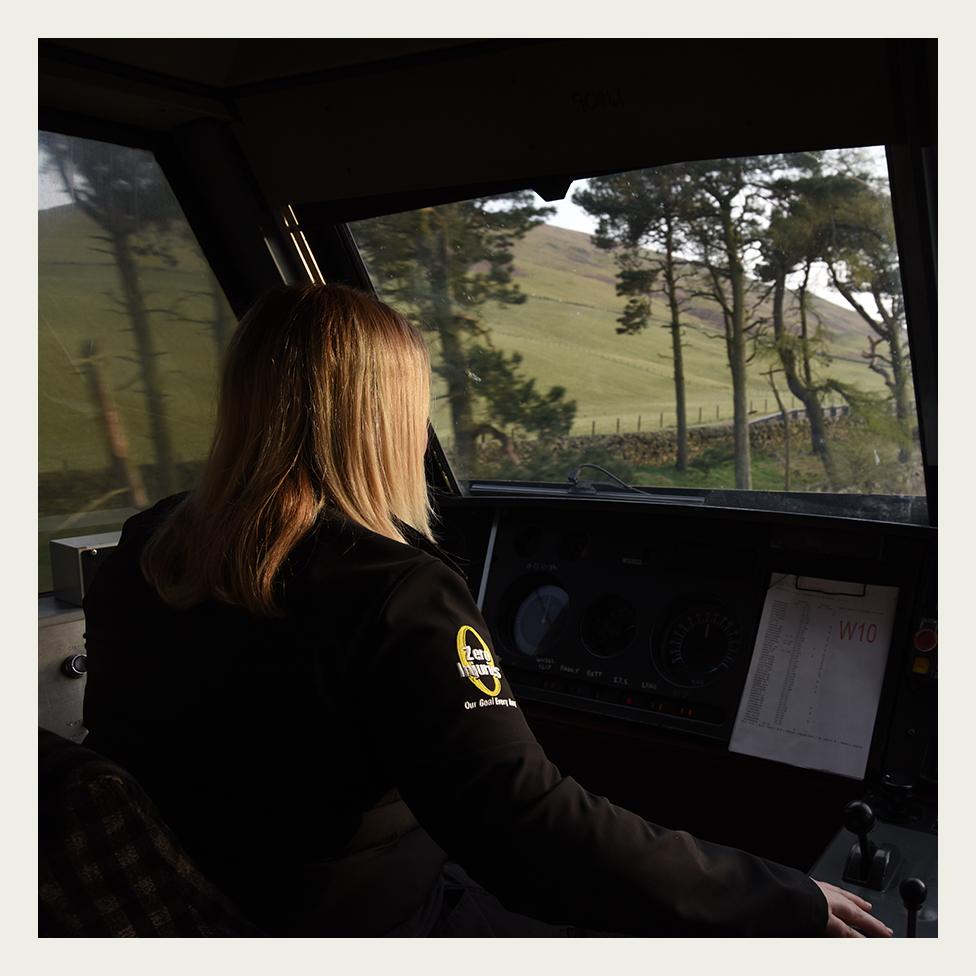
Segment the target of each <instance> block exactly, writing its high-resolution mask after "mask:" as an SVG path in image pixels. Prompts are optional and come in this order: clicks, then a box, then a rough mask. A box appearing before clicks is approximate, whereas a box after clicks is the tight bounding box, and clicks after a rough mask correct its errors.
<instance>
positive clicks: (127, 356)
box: [38, 205, 881, 473]
mask: <svg viewBox="0 0 976 976" xmlns="http://www.w3.org/2000/svg"><path fill="white" fill-rule="evenodd" d="M38 224H39V279H40V281H39V323H38V330H39V331H38V355H39V377H40V383H39V404H38V406H39V432H40V452H39V470H40V471H41V472H42V473H44V472H57V471H65V470H67V471H73V470H92V469H100V468H104V467H105V466H106V464H107V463H108V454H107V448H106V439H105V435H104V432H103V428H102V425H101V420H100V417H99V414H98V411H97V410H96V409H95V407H94V406H93V402H92V396H91V392H90V384H89V380H88V378H87V372H86V368H87V367H86V364H85V359H84V355H83V349H84V348H85V347H86V346H87V344H88V342H89V341H91V340H94V341H96V342H97V344H98V347H99V350H100V353H101V362H102V368H103V370H104V372H105V376H106V379H107V381H108V383H109V385H110V387H111V388H112V390H113V391H114V397H115V400H116V405H117V407H118V410H119V413H120V415H121V417H122V421H123V425H124V428H125V433H126V436H127V438H128V440H129V446H130V456H131V457H132V459H133V461H134V463H138V464H152V463H153V461H154V452H153V445H152V442H151V440H150V436H149V424H148V417H147V414H146V407H145V400H144V397H143V393H142V390H141V387H140V381H139V364H138V360H137V358H136V354H135V349H134V346H133V339H132V334H131V332H130V330H129V328H128V323H127V319H126V316H125V314H124V312H123V310H122V308H121V305H120V297H121V284H120V280H119V276H118V273H117V270H116V268H115V264H114V259H113V257H112V255H111V253H108V246H107V244H106V243H105V241H103V240H101V239H100V231H99V229H98V227H97V226H96V225H95V224H93V223H92V222H91V221H90V220H89V219H88V218H87V217H86V216H85V215H84V214H82V213H81V212H80V211H79V210H77V209H76V208H75V207H73V206H71V205H68V206H63V207H56V208H52V209H50V210H45V211H41V212H39V214H38ZM168 246H169V250H170V252H171V253H170V259H169V260H166V259H165V258H164V257H161V256H159V255H158V254H152V253H147V254H145V255H143V256H140V258H139V267H140V283H141V287H142V289H143V292H144V295H145V299H146V304H147V306H148V307H149V308H150V317H151V322H152V325H153V332H154V338H155V341H156V344H157V356H158V362H159V366H160V369H161V370H162V373H163V378H164V381H165V383H166V387H167V392H168V394H169V396H168V399H167V404H166V411H167V422H168V423H169V425H170V428H171V431H172V435H173V439H174V441H175V444H176V450H177V453H178V455H179V458H180V459H181V460H183V461H193V460H199V459H202V458H203V457H205V456H206V452H207V449H208V447H209V442H210V435H211V427H212V418H213V410H214V388H215V372H216V362H217V351H216V347H215V344H214V340H213V336H212V332H211V329H210V326H209V323H210V322H212V319H213V314H214V312H213V309H214V304H213V303H214V298H213V281H212V276H211V275H210V272H209V269H208V268H207V266H206V265H205V263H204V262H203V260H202V258H201V256H200V254H199V252H198V251H197V249H196V247H195V246H194V245H193V243H192V241H190V240H189V239H188V238H187V236H186V235H185V234H177V235H175V236H174V237H173V239H172V240H170V241H169V242H168ZM514 267H515V279H516V281H517V283H518V285H519V287H520V288H521V290H522V291H523V292H524V293H525V294H526V296H527V300H526V302H525V303H524V304H522V305H498V304H495V303H488V304H486V305H484V306H482V307H481V310H480V311H481V314H482V317H483V320H484V323H485V325H486V326H488V327H489V329H490V335H491V339H492V341H493V342H494V343H495V345H496V346H497V347H499V348H500V349H502V350H504V351H506V352H515V351H517V352H520V353H521V354H522V355H523V357H524V362H523V371H524V373H525V375H526V376H533V377H535V378H536V380H537V386H538V388H540V389H543V390H544V389H547V388H548V387H549V386H551V385H557V384H558V385H561V386H564V387H566V390H567V396H568V397H569V398H571V399H574V400H576V402H577V414H576V422H575V425H574V433H589V432H590V431H591V430H593V429H594V426H595V430H596V432H597V433H601V432H602V433H607V432H610V431H612V430H615V428H616V423H617V419H618V418H619V420H620V429H621V431H630V430H634V429H636V426H637V422H638V417H640V422H641V425H642V429H645V430H646V429H656V428H657V427H659V426H660V425H661V423H662V416H661V415H662V414H663V415H664V416H663V424H664V426H671V425H673V423H674V413H673V411H674V392H673V380H672V372H671V360H670V336H669V333H668V331H667V329H666V327H665V326H666V324H667V323H666V319H665V314H666V308H665V306H664V303H663V300H662V302H661V303H660V304H658V305H657V306H655V308H654V316H655V317H654V321H653V322H652V325H651V326H650V327H649V328H648V329H647V330H645V331H644V332H643V333H641V334H639V335H634V336H621V335H617V333H616V331H615V327H616V324H617V323H616V319H617V316H618V315H619V314H620V313H621V311H622V309H623V305H624V300H623V299H622V298H619V297H618V296H617V295H616V293H615V267H614V262H613V257H612V255H611V254H609V253H607V252H605V251H601V250H599V249H597V248H595V247H594V246H593V245H592V244H591V243H590V239H589V236H588V235H586V234H582V233H579V232H577V231H571V230H565V229H563V228H559V227H550V226H545V225H543V226H539V227H536V228H534V229H533V230H532V231H531V232H530V233H529V234H528V235H527V236H526V237H525V238H524V239H523V240H521V241H519V242H518V243H517V244H516V246H515V265H514ZM814 306H815V311H817V313H818V314H819V315H820V316H821V318H822V320H823V323H824V326H825V327H826V328H827V330H828V332H829V334H830V350H831V353H832V354H833V356H834V359H833V362H832V364H831V366H830V372H831V375H833V376H835V377H836V378H838V379H840V380H843V381H844V382H848V383H855V384H857V385H859V386H861V387H862V388H864V389H875V390H878V389H880V388H881V381H880V378H879V377H878V376H877V375H876V374H874V373H872V372H871V371H870V370H869V369H868V368H867V366H866V365H865V363H864V362H863V361H862V360H860V359H859V356H860V352H861V350H862V349H864V348H866V345H867V343H866V340H865V338H864V333H865V329H864V326H863V324H862V323H861V321H860V320H859V319H858V318H857V316H856V315H854V314H853V313H852V312H850V311H848V310H846V309H844V308H841V307H840V306H837V305H834V304H832V303H830V302H827V301H824V300H822V299H814ZM223 308H224V314H225V315H230V310H229V309H228V308H227V307H226V304H224V306H223ZM686 317H687V320H688V323H689V328H688V329H687V330H686V336H685V343H686V349H685V367H686V379H687V391H688V392H687V397H688V411H689V420H690V421H691V422H692V423H696V422H697V421H698V417H699V410H700V411H701V417H702V421H703V422H709V421H714V420H715V419H716V415H718V416H719V417H721V418H722V419H727V418H729V417H730V416H731V409H732V406H731V404H732V399H731V393H732V390H731V384H730V382H729V373H728V366H727V363H726V358H725V350H724V344H723V342H722V340H721V338H720V335H719V331H718V329H719V328H720V321H719V320H718V318H717V314H716V309H715V308H713V307H712V306H710V305H709V304H708V303H707V302H704V301H698V302H697V303H695V304H694V305H693V306H692V307H691V308H690V309H689V311H688V312H687V315H686ZM659 326H660V327H659ZM435 354H436V350H435ZM765 368H767V366H766V365H765V364H764V363H760V362H758V361H757V362H756V363H754V364H753V365H752V366H751V367H750V382H749V395H750V398H751V399H752V409H753V410H754V411H755V412H756V413H757V414H759V413H763V412H768V411H772V410H774V409H775V405H774V400H773V397H772V395H771V392H770V390H769V387H768V385H767V381H766V380H765V378H764V377H762V376H761V375H760V372H761V370H763V369H765ZM780 382H781V383H782V380H781V381H780ZM445 411H446V405H445V402H444V401H443V400H442V401H437V402H435V423H436V424H437V426H438V429H439V430H440V431H441V432H442V433H443V434H446V433H447V432H448V431H449V424H448V423H446V415H445ZM449 439H450V438H449V437H445V440H449Z"/></svg>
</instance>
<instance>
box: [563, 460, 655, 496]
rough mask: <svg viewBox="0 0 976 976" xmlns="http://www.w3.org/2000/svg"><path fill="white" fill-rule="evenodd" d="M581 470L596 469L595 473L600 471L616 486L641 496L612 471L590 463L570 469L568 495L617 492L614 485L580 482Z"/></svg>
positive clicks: (638, 491)
mask: <svg viewBox="0 0 976 976" xmlns="http://www.w3.org/2000/svg"><path fill="white" fill-rule="evenodd" d="M583 468H596V470H597V471H602V472H603V473H604V474H605V475H607V476H608V477H610V478H613V480H614V481H616V482H617V484H618V485H620V486H621V487H623V488H624V490H625V491H633V492H636V493H637V494H638V495H643V494H644V493H643V492H642V491H641V490H640V489H639V488H635V487H634V486H633V485H628V484H627V482H626V481H622V480H621V479H620V478H618V477H617V476H616V475H615V474H614V473H613V472H612V471H607V469H606V468H604V467H601V466H600V465H599V464H591V463H590V462H588V461H587V462H585V463H583V464H581V465H579V466H578V467H575V468H573V469H572V471H570V472H569V474H568V475H566V477H567V478H568V479H569V484H570V486H571V487H570V489H569V493H570V494H571V495H575V494H579V495H592V494H595V493H596V492H598V491H617V490H618V489H617V488H616V487H615V486H614V485H606V484H603V482H600V481H580V477H579V473H580V471H582V470H583Z"/></svg>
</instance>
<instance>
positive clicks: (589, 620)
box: [580, 596, 637, 657]
mask: <svg viewBox="0 0 976 976" xmlns="http://www.w3.org/2000/svg"><path fill="white" fill-rule="evenodd" d="M636 636H637V612H636V611H635V610H634V607H633V604H631V603H630V602H629V601H627V600H625V599H623V598H622V597H619V596H605V597H602V598H601V599H599V600H597V601H596V602H595V603H594V604H592V605H591V606H590V607H589V608H588V609H587V611H586V613H585V614H583V619H582V621H581V622H580V637H581V638H582V641H583V646H584V647H585V648H586V649H587V650H588V651H589V652H590V653H591V654H593V655H595V656H596V657H613V656H614V655H615V654H620V653H621V651H625V650H626V649H627V648H628V647H629V646H630V644H631V642H632V641H633V639H634V638H635V637H636Z"/></svg>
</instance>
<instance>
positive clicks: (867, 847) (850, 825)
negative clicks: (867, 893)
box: [844, 800, 875, 879]
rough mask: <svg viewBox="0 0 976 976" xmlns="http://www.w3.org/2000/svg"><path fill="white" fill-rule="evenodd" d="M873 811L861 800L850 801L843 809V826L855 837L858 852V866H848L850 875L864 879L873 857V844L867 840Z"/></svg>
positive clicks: (871, 824)
mask: <svg viewBox="0 0 976 976" xmlns="http://www.w3.org/2000/svg"><path fill="white" fill-rule="evenodd" d="M874 823H875V818H874V811H873V810H872V809H871V808H870V807H869V806H868V805H867V804H866V803H865V802H864V801H863V800H852V801H851V802H850V803H848V804H847V806H846V807H844V826H845V827H846V828H847V829H848V830H849V831H850V832H851V833H852V834H856V835H857V844H858V849H859V851H860V858H859V864H858V865H857V866H855V865H853V864H850V865H849V866H850V870H851V873H852V874H854V875H859V876H860V877H861V878H862V879H866V878H867V876H868V872H869V871H870V868H871V861H872V859H873V857H874V850H875V847H874V844H873V843H872V842H871V841H870V840H869V839H868V833H869V832H870V831H871V828H872V827H874Z"/></svg>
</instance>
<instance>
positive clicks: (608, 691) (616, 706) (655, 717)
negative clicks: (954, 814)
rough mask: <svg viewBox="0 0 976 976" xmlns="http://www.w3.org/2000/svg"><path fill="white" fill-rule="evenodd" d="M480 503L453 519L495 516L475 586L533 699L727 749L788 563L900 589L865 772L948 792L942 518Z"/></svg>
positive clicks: (519, 690) (516, 679)
mask: <svg viewBox="0 0 976 976" xmlns="http://www.w3.org/2000/svg"><path fill="white" fill-rule="evenodd" d="M464 503H465V505H466V507H462V505H461V504H458V505H457V507H456V508H454V507H453V506H451V507H450V508H448V509H447V510H445V511H444V513H443V514H444V520H445V523H447V524H454V525H455V527H456V519H457V518H459V517H460V518H461V519H462V521H463V520H464V519H465V518H466V519H467V521H468V527H467V528H466V529H464V530H463V532H462V534H463V535H465V536H466V537H467V538H468V541H469V543H470V542H471V539H472V533H473V526H474V524H475V523H476V522H477V523H478V524H479V526H480V528H479V529H478V530H477V531H474V536H476V537H477V539H478V541H476V542H474V544H473V546H469V551H470V552H474V551H476V550H480V552H479V555H480V558H476V559H474V560H472V561H471V566H470V568H469V584H470V585H471V586H472V590H473V591H476V593H477V597H478V601H479V606H480V607H481V610H482V614H483V616H484V617H485V620H486V622H487V623H488V627H489V629H490V632H491V634H492V636H493V639H494V641H495V652H496V657H497V658H498V659H499V660H500V661H501V664H502V666H503V667H504V669H505V672H506V674H507V676H508V678H509V681H510V682H511V684H512V687H513V689H514V691H515V692H516V694H518V695H519V697H520V698H521V699H523V700H524V701H527V702H539V703H545V704H547V705H554V706H561V707H564V708H567V709H570V710H573V711H576V712H587V713H590V714H592V715H594V716H605V717H607V718H612V719H619V720H623V721H625V722H628V723H634V724H636V725H642V726H653V727H656V728H658V729H661V730H662V731H667V732H668V733H669V734H678V735H679V736H680V737H686V738H688V739H691V740H697V741H702V742H709V741H710V742H712V743H714V744H715V745H716V746H718V747H719V748H721V744H722V743H724V744H726V745H727V744H728V741H729V739H730V736H731V733H732V729H733V725H734V724H735V720H736V716H737V713H738V709H739V704H740V701H741V699H742V695H743V689H744V686H745V682H746V676H747V674H748V671H749V666H750V662H751V660H752V655H753V649H754V647H755V643H756V636H757V630H758V627H759V621H760V617H761V615H762V610H763V605H764V601H765V597H766V592H767V589H768V587H769V585H770V580H771V578H773V576H774V575H775V574H782V573H790V574H801V575H805V576H813V577H822V578H825V579H833V580H845V581H852V582H860V583H866V584H878V585H884V586H893V587H897V589H898V601H897V608H896V612H895V619H894V624H893V631H892V634H893V637H892V641H891V647H890V650H889V652H888V660H887V666H886V671H885V677H884V684H883V688H882V692H881V696H880V701H879V703H878V707H877V717H876V721H875V731H874V737H873V740H872V743H871V750H870V756H869V760H868V767H867V773H866V776H865V778H866V779H869V780H875V779H880V777H881V775H883V774H888V775H894V776H896V777H901V778H905V777H907V778H909V779H911V780H912V781H913V782H915V783H916V784H918V785H919V786H921V787H923V788H924V787H925V786H926V784H927V786H928V788H929V789H930V790H931V791H932V792H933V793H934V790H935V782H936V773H935V761H934V756H935V755H936V689H937V673H938V668H937V657H936V655H935V654H934V653H927V654H926V655H925V659H924V661H920V656H919V653H918V652H917V649H916V644H915V638H916V636H917V634H918V633H919V632H920V629H921V628H923V627H928V626H931V624H932V618H935V617H936V610H935V530H933V529H929V528H926V527H921V526H910V525H896V524H887V525H885V524H880V523H875V522H866V521H859V520H853V519H831V518H811V517H810V516H797V515H793V514H789V513H771V512H757V511H748V510H743V511H734V512H733V511H729V510H708V509H703V508H700V507H699V508H694V507H692V506H681V505H676V506H671V505H662V504H654V503H648V504H641V503H636V502H632V503H629V504H621V503H617V504H614V503H613V502H609V501H602V500H579V499H565V500H558V501H554V500H552V499H549V500H547V501H546V502H545V503H542V502H541V500H535V499H513V498H503V499H465V500H464ZM462 513H465V514H463V515H462ZM479 513H480V514H479ZM482 546H483V549H482V548H481V547H482ZM479 584H480V585H479ZM922 664H924V668H922V667H921V665H922Z"/></svg>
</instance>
